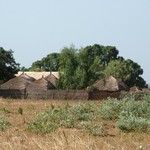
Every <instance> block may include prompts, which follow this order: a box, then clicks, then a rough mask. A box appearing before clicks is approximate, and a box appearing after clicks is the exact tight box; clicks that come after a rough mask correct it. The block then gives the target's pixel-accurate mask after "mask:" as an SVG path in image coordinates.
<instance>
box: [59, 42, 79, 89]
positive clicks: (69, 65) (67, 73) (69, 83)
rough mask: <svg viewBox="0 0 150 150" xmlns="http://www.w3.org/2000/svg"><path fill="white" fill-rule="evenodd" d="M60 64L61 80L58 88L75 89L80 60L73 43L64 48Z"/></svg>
mask: <svg viewBox="0 0 150 150" xmlns="http://www.w3.org/2000/svg"><path fill="white" fill-rule="evenodd" d="M59 65H60V67H59V72H60V80H59V82H58V88H61V89H75V88H76V87H75V84H76V83H75V82H76V81H75V70H76V69H77V66H78V61H77V49H75V47H74V46H73V45H72V46H70V47H64V48H63V49H62V51H61V53H60V60H59Z"/></svg>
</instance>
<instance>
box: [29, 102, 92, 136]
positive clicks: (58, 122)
mask: <svg viewBox="0 0 150 150" xmlns="http://www.w3.org/2000/svg"><path fill="white" fill-rule="evenodd" d="M93 119H94V106H93V105H91V104H79V105H76V106H72V107H71V106H69V105H68V104H66V105H65V106H63V107H55V106H51V108H50V110H49V111H46V112H45V113H42V114H40V115H38V116H37V118H35V120H33V121H32V122H31V123H30V124H29V125H28V127H27V128H28V130H29V131H32V132H37V133H38V132H41V133H49V132H52V131H55V130H56V129H57V128H59V127H65V128H81V125H80V123H81V122H82V121H87V122H88V121H91V120H93Z"/></svg>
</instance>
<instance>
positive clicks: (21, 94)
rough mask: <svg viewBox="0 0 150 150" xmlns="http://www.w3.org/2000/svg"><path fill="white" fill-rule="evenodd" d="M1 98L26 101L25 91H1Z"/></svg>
mask: <svg viewBox="0 0 150 150" xmlns="http://www.w3.org/2000/svg"><path fill="white" fill-rule="evenodd" d="M0 96H1V97H3V98H14V99H24V98H25V91H24V90H12V89H0Z"/></svg>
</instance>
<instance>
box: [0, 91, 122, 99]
mask: <svg viewBox="0 0 150 150" xmlns="http://www.w3.org/2000/svg"><path fill="white" fill-rule="evenodd" d="M0 97H3V98H14V99H36V100H38V99H45V100H46V99H47V100H48V99H49V100H102V99H106V98H107V97H114V98H119V97H120V92H108V91H93V92H89V91H86V90H47V91H44V90H32V91H26V90H12V89H8V90H4V89H0Z"/></svg>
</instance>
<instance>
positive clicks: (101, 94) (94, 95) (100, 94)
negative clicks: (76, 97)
mask: <svg viewBox="0 0 150 150" xmlns="http://www.w3.org/2000/svg"><path fill="white" fill-rule="evenodd" d="M119 96H120V92H110V91H93V92H89V100H102V99H106V98H107V97H114V98H119Z"/></svg>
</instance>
